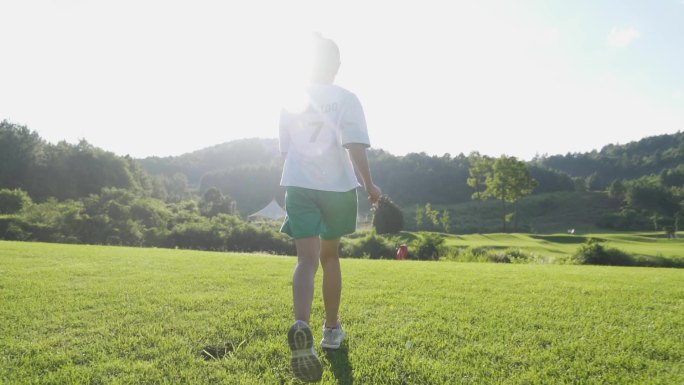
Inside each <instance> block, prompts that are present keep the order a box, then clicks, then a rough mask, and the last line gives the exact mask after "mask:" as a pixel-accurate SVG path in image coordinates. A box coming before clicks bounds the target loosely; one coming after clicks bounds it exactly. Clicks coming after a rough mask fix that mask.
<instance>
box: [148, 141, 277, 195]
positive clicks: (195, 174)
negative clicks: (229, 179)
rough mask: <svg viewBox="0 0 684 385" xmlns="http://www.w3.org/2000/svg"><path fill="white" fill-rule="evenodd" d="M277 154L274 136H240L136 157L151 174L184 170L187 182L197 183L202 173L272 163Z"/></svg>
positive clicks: (171, 173) (182, 171)
mask: <svg viewBox="0 0 684 385" xmlns="http://www.w3.org/2000/svg"><path fill="white" fill-rule="evenodd" d="M278 156H279V152H278V141H277V140H276V139H258V138H250V139H240V140H234V141H231V142H226V143H222V144H218V145H216V146H212V147H207V148H204V149H202V150H198V151H194V152H190V153H187V154H183V155H180V156H169V157H163V158H161V157H149V158H144V159H139V160H138V161H139V162H140V164H141V165H142V166H143V167H144V168H145V169H146V170H147V171H148V172H149V173H151V174H164V175H168V176H171V175H173V174H176V173H181V174H184V175H185V176H186V177H187V178H188V182H190V183H191V184H194V185H199V184H200V182H201V179H202V177H203V176H204V175H205V174H207V173H209V172H213V171H220V170H225V169H227V168H231V167H240V166H254V165H263V166H266V165H273V164H274V160H275V159H276V158H277V157H278Z"/></svg>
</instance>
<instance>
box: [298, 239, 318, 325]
mask: <svg viewBox="0 0 684 385" xmlns="http://www.w3.org/2000/svg"><path fill="white" fill-rule="evenodd" d="M295 246H296V247H297V266H296V267H295V271H294V276H293V277H292V297H293V300H294V312H295V319H296V320H300V321H304V322H306V323H309V317H310V316H311V302H312V301H313V293H314V277H315V276H316V270H318V256H319V253H320V249H321V243H320V239H319V238H318V237H309V238H302V239H296V240H295Z"/></svg>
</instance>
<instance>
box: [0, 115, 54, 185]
mask: <svg viewBox="0 0 684 385" xmlns="http://www.w3.org/2000/svg"><path fill="white" fill-rule="evenodd" d="M43 145H44V143H43V140H42V139H41V138H40V136H39V135H38V133H37V132H35V131H30V130H29V129H28V128H27V127H26V126H20V125H17V124H12V123H10V122H8V121H7V120H3V121H2V122H0V188H2V187H4V188H10V189H14V188H23V189H25V190H27V189H28V187H29V186H28V185H29V183H30V181H31V174H30V172H31V170H32V169H33V167H35V164H36V162H37V161H38V159H39V158H40V155H41V153H42V150H43Z"/></svg>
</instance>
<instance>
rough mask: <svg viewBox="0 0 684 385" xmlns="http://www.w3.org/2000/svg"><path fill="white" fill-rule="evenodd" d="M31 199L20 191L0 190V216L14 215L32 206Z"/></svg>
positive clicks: (24, 192)
mask: <svg viewBox="0 0 684 385" xmlns="http://www.w3.org/2000/svg"><path fill="white" fill-rule="evenodd" d="M32 203H33V201H31V197H29V195H28V194H27V193H26V191H23V190H20V189H14V190H9V189H6V188H3V189H0V214H15V213H18V212H19V211H21V209H23V208H24V207H26V206H29V205H30V204H32Z"/></svg>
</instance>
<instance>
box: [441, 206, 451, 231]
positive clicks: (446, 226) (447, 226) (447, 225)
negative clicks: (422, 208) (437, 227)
mask: <svg viewBox="0 0 684 385" xmlns="http://www.w3.org/2000/svg"><path fill="white" fill-rule="evenodd" d="M439 223H440V224H441V225H442V230H444V232H445V233H448V232H449V230H451V216H450V215H449V210H447V209H444V211H442V216H441V217H440V218H439Z"/></svg>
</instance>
